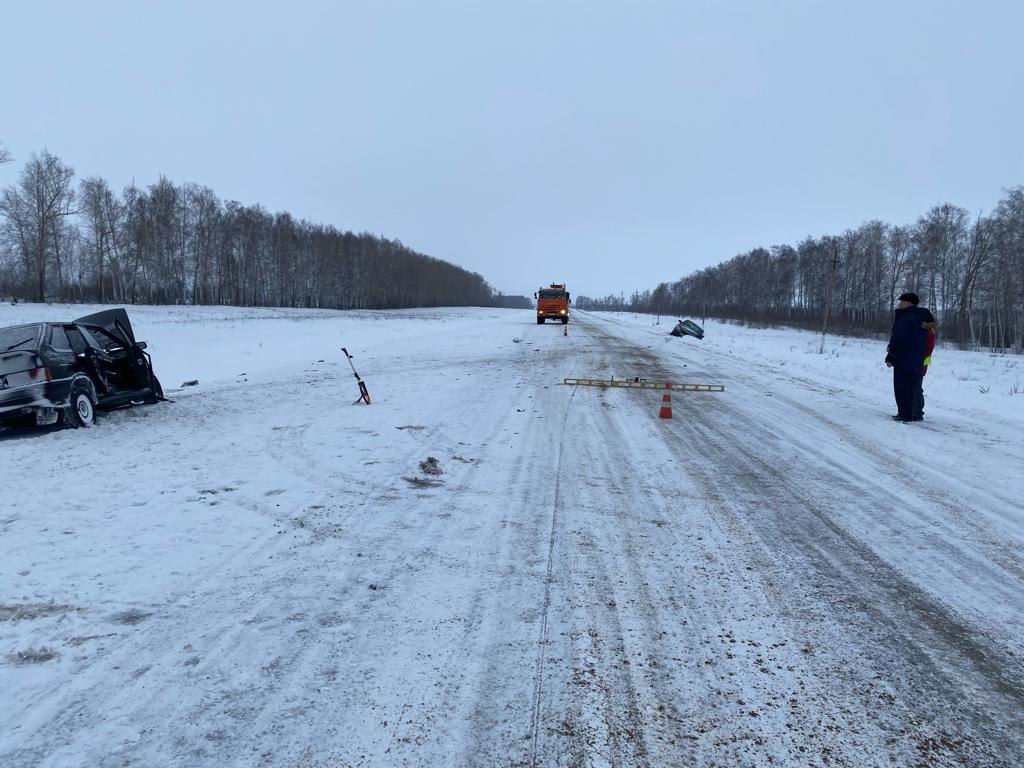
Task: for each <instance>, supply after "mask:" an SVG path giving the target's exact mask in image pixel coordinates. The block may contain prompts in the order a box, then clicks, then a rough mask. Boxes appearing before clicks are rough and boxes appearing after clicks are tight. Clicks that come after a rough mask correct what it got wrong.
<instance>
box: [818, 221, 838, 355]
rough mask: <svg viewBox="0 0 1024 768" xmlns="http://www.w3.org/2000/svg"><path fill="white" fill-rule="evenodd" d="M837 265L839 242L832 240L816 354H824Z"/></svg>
mask: <svg viewBox="0 0 1024 768" xmlns="http://www.w3.org/2000/svg"><path fill="white" fill-rule="evenodd" d="M837 266H839V244H838V243H837V242H836V240H835V239H834V238H833V240H832V260H831V262H830V268H829V272H828V291H826V293H825V320H824V321H823V322H822V324H821V344H820V345H819V346H818V354H819V355H823V354H825V332H826V331H827V330H828V316H829V314H830V313H831V312H832V288H833V286H834V285H835V283H836V267H837Z"/></svg>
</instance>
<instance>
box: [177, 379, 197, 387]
mask: <svg viewBox="0 0 1024 768" xmlns="http://www.w3.org/2000/svg"><path fill="white" fill-rule="evenodd" d="M181 386H183V387H197V386H199V379H189V380H188V381H183V382H181Z"/></svg>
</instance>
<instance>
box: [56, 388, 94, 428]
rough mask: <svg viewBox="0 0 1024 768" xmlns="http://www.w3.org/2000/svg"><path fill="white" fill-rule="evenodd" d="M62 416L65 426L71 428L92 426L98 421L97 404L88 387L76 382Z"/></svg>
mask: <svg viewBox="0 0 1024 768" xmlns="http://www.w3.org/2000/svg"><path fill="white" fill-rule="evenodd" d="M62 416H63V421H64V426H65V427H70V428H71V429H78V428H79V427H91V426H92V425H93V424H95V423H96V404H95V403H93V401H92V394H90V392H89V389H88V387H85V386H84V385H82V384H75V385H74V386H73V387H72V388H71V397H70V399H69V404H68V407H67V408H65V409H64V413H63V414H62Z"/></svg>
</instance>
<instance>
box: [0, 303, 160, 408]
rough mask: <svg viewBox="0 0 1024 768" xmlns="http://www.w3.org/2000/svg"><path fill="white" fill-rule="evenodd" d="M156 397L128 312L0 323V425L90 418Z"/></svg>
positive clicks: (143, 346)
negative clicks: (69, 319)
mask: <svg viewBox="0 0 1024 768" xmlns="http://www.w3.org/2000/svg"><path fill="white" fill-rule="evenodd" d="M162 399H164V393H163V389H162V388H161V386H160V382H159V380H157V378H156V375H155V374H154V373H153V361H152V359H151V358H150V356H149V353H148V352H146V342H144V341H136V340H135V334H134V333H133V331H132V326H131V323H130V322H129V321H128V313H127V312H126V311H125V310H124V309H108V310H104V311H103V312H97V313H95V314H92V315H87V316H85V317H80V318H78V319H77V320H75V321H73V322H70V323H29V324H26V325H16V326H12V327H10V328H0V424H2V425H4V426H32V425H45V424H54V423H56V422H57V421H58V420H62V421H63V423H64V424H65V425H66V426H69V427H84V426H89V425H91V424H92V423H93V421H94V420H95V418H96V411H97V409H99V410H109V409H111V408H117V407H119V406H122V405H129V404H131V403H135V402H149V403H155V402H156V401H158V400H162Z"/></svg>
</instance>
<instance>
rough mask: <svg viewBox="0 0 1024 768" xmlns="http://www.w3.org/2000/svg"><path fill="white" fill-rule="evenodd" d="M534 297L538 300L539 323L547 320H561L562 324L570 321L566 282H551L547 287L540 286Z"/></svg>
mask: <svg viewBox="0 0 1024 768" xmlns="http://www.w3.org/2000/svg"><path fill="white" fill-rule="evenodd" d="M533 298H535V299H536V300H537V325H542V324H543V323H544V321H545V320H547V319H548V318H551V319H552V320H561V321H562V325H565V324H566V323H568V322H569V303H570V299H569V292H568V291H567V290H565V283H551V285H549V286H548V287H547V288H540V289H539V290H538V291H537V292H536V293H535V294H533Z"/></svg>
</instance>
